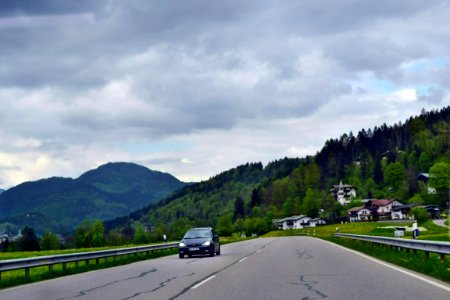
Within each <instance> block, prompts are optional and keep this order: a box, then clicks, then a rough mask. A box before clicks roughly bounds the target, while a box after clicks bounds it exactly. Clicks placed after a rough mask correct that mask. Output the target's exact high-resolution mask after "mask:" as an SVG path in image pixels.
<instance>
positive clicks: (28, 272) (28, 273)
mask: <svg viewBox="0 0 450 300" xmlns="http://www.w3.org/2000/svg"><path fill="white" fill-rule="evenodd" d="M25 277H27V278H30V268H25Z"/></svg>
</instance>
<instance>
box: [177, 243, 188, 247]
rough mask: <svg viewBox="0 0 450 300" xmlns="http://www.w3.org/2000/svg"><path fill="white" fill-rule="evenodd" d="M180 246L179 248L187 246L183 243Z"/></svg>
mask: <svg viewBox="0 0 450 300" xmlns="http://www.w3.org/2000/svg"><path fill="white" fill-rule="evenodd" d="M178 246H179V247H186V244H185V243H183V242H181V243H180V244H179V245H178Z"/></svg>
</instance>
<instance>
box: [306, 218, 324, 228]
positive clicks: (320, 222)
mask: <svg viewBox="0 0 450 300" xmlns="http://www.w3.org/2000/svg"><path fill="white" fill-rule="evenodd" d="M326 224H327V221H325V220H324V219H322V218H315V219H312V220H310V221H309V226H310V227H316V226H321V225H326Z"/></svg>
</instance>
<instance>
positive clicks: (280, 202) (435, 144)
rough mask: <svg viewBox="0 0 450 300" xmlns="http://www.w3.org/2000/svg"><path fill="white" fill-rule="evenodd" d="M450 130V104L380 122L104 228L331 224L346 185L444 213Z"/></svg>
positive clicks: (229, 174)
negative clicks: (298, 217) (339, 188)
mask: <svg viewBox="0 0 450 300" xmlns="http://www.w3.org/2000/svg"><path fill="white" fill-rule="evenodd" d="M449 131H450V107H446V108H443V109H441V110H439V111H437V110H434V111H430V112H425V111H423V112H422V114H421V115H420V116H416V117H411V118H409V119H408V120H406V121H405V122H404V123H402V122H399V123H398V124H395V125H393V126H387V125H386V124H382V125H381V126H380V127H375V128H373V129H368V130H365V129H362V130H361V131H360V132H358V133H357V134H356V135H355V134H353V133H352V132H350V133H346V134H343V135H342V136H341V137H340V138H338V139H330V140H328V141H327V142H326V143H325V145H324V147H323V148H322V149H321V150H320V151H319V152H318V153H317V154H316V155H315V156H313V157H307V158H303V159H287V158H286V159H283V160H279V161H275V162H273V163H271V164H269V165H267V166H266V167H263V166H262V164H260V163H255V164H246V165H243V166H240V167H237V168H234V169H231V170H229V171H226V172H223V173H222V174H220V175H217V176H215V177H212V178H211V179H209V180H207V181H204V182H201V183H198V184H194V185H192V186H189V187H186V188H184V189H182V190H180V191H178V192H177V193H176V194H174V195H172V196H171V197H169V198H166V199H165V200H163V201H161V202H159V203H157V204H154V205H150V206H148V207H146V208H144V209H141V210H139V211H136V212H134V213H132V214H130V215H129V216H128V217H121V218H117V219H115V220H112V221H108V222H106V227H107V228H108V229H109V230H111V229H115V231H114V232H115V234H117V232H119V233H120V232H122V233H124V232H127V234H128V235H129V234H130V232H132V231H133V230H134V229H136V228H149V229H151V230H150V231H151V232H163V231H164V232H165V233H168V234H169V235H170V237H172V238H178V237H179V236H180V234H181V232H183V230H185V229H186V228H187V227H189V226H195V225H207V226H215V227H216V228H217V229H218V230H219V231H220V232H221V233H222V234H229V233H231V232H233V231H235V232H236V231H239V232H241V231H245V232H246V233H247V234H250V233H263V232H265V231H267V230H269V229H270V226H271V225H272V219H273V218H276V217H284V216H289V215H294V214H305V215H308V216H310V217H319V216H320V217H322V218H325V219H327V220H328V221H329V222H334V221H335V220H339V218H341V217H345V216H346V215H347V208H346V207H344V206H342V205H340V204H339V203H338V202H337V201H335V200H334V199H333V198H332V197H331V194H330V192H329V189H330V188H331V187H332V185H334V184H338V183H339V182H340V181H341V180H342V181H343V182H345V183H349V184H351V185H353V186H355V187H356V188H357V189H358V194H357V197H358V198H359V199H367V198H380V199H383V198H392V199H397V200H400V201H402V202H404V203H408V202H421V203H424V204H437V205H439V206H441V207H442V208H443V209H445V208H446V206H447V203H448V185H449V181H448V176H449V174H450V167H449V165H450V151H449V147H448V143H449V139H448V135H449ZM293 138H295V137H293ZM420 173H430V185H432V186H433V187H434V188H435V189H436V193H433V194H430V193H428V190H427V187H426V186H425V184H423V183H422V182H419V181H418V180H417V178H416V177H417V175H418V174H420Z"/></svg>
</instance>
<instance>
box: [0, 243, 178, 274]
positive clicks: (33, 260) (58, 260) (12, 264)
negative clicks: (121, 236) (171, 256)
mask: <svg viewBox="0 0 450 300" xmlns="http://www.w3.org/2000/svg"><path fill="white" fill-rule="evenodd" d="M177 247H178V243H167V244H158V245H149V246H139V247H130V248H120V249H111V250H100V251H91V252H80V253H70V254H60V255H49V256H36V257H30V258H20V259H8V260H0V279H1V273H2V272H4V271H11V270H20V269H25V275H26V276H29V275H30V268H34V267H42V266H49V269H50V270H52V268H53V265H55V264H62V266H63V269H64V270H65V269H66V264H67V263H71V262H75V263H78V262H79V261H86V263H89V260H91V259H96V261H97V263H98V260H99V259H101V258H104V259H108V257H113V259H115V258H116V257H118V256H123V255H129V254H137V253H143V252H152V251H155V250H164V249H172V248H177Z"/></svg>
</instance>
